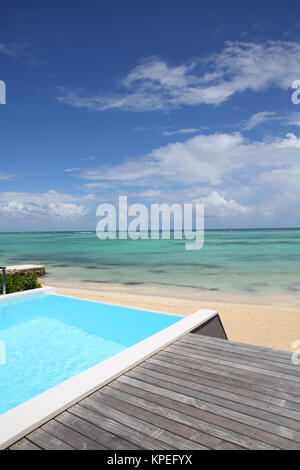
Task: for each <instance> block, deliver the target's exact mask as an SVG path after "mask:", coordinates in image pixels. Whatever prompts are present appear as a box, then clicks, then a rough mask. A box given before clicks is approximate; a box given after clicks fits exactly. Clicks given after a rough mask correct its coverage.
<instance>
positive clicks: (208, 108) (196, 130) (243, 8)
mask: <svg viewBox="0 0 300 470" xmlns="http://www.w3.org/2000/svg"><path fill="white" fill-rule="evenodd" d="M0 8H1V15H0V80H1V81H2V82H5V85H6V103H5V104H0V163H1V165H0V231H27V230H32V231H35V230H38V231H42V230H95V229H96V225H97V222H98V218H97V217H96V208H97V206H98V205H99V204H101V203H113V204H116V203H117V201H118V197H119V196H120V195H126V196H127V197H128V203H129V204H131V203H136V202H141V203H145V204H147V205H149V204H151V203H155V204H160V203H170V204H171V203H180V204H183V203H197V202H199V203H204V206H205V216H206V220H205V224H206V227H207V228H248V227H249V228H255V227H262V228H263V227H283V228H284V227H299V226H300V204H299V200H300V184H299V179H300V114H299V113H300V105H297V104H296V103H293V102H292V99H291V97H292V94H293V93H296V92H297V89H293V88H292V84H293V82H294V81H296V80H300V4H299V3H298V2H295V1H294V0H286V1H285V2H281V1H276V2H274V1H267V0H264V1H263V2H261V1H258V0H251V1H250V0H246V1H244V2H240V1H230V0H229V1H227V2H224V1H216V0H210V1H209V2H204V1H200V0H185V1H181V0H164V1H163V2H162V1H158V0H151V1H148V0H138V1H136V0H129V1H127V2H124V1H122V0H110V1H104V0H103V1H101V2H99V1H95V0H86V1H81V0H77V1H76V2H72V7H71V3H70V2H69V1H68V0H60V1H56V0H53V1H51V2H40V1H35V0H27V1H26V2H24V1H23V0H9V1H6V0H0ZM299 83H300V82H299ZM299 96H300V93H299Z"/></svg>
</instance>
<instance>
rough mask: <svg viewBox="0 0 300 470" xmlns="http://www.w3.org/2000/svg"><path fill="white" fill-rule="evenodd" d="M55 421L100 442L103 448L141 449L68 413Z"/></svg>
mask: <svg viewBox="0 0 300 470" xmlns="http://www.w3.org/2000/svg"><path fill="white" fill-rule="evenodd" d="M55 419H56V421H59V422H60V423H62V424H64V425H65V426H68V427H69V428H71V429H74V430H75V431H78V432H80V433H81V434H83V435H84V436H87V437H89V438H90V439H92V440H93V441H95V442H98V443H99V444H101V445H102V446H105V447H106V448H107V449H112V450H136V449H139V448H140V447H136V446H135V445H134V444H131V443H130V442H129V441H127V440H125V439H122V438H121V437H119V436H116V435H115V434H112V433H110V432H108V431H105V430H104V429H101V428H99V427H97V426H95V425H94V424H92V423H90V422H88V421H85V420H83V419H81V418H78V417H77V416H74V415H72V414H71V413H69V412H68V411H65V412H64V413H62V414H61V415H59V416H57V417H56V418H55Z"/></svg>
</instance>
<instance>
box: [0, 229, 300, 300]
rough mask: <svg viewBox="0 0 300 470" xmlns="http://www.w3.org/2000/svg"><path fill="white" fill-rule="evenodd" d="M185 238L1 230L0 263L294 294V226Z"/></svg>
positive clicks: (299, 277) (130, 281) (297, 237)
mask: <svg viewBox="0 0 300 470" xmlns="http://www.w3.org/2000/svg"><path fill="white" fill-rule="evenodd" d="M184 246H185V241H184V240H174V239H171V240H161V239H159V240H151V239H148V240H136V241H135V240H130V239H128V240H104V241H100V240H99V239H98V238H97V236H96V234H95V233H93V232H41V233H0V265H12V264H45V265H46V268H47V273H48V274H47V276H48V278H47V283H48V284H51V279H53V280H54V279H55V280H60V281H62V282H63V281H64V280H68V281H72V280H73V281H78V282H82V283H85V284H89V283H91V284H92V283H97V284H98V285H99V286H100V285H105V284H119V285H123V286H143V285H145V286H159V287H164V286H165V287H166V286H168V287H174V288H178V289H179V288H190V289H197V290H198V291H201V290H202V291H203V292H204V291H207V292H208V291H209V292H214V291H215V292H219V293H222V292H224V293H234V294H238V293H248V294H262V295H264V294H271V295H272V294H274V293H276V294H281V293H282V294H285V295H287V294H290V295H291V296H292V295H293V296H295V295H297V293H300V229H288V230H286V229H284V230H283V229H282V230H281V229H279V230H273V229H262V230H206V231H205V242H204V247H203V249H202V250H199V251H187V250H185V249H184Z"/></svg>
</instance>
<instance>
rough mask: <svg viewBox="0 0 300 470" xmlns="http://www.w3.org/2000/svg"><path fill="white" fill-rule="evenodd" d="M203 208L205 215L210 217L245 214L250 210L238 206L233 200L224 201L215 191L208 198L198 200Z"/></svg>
mask: <svg viewBox="0 0 300 470" xmlns="http://www.w3.org/2000/svg"><path fill="white" fill-rule="evenodd" d="M199 202H202V203H203V204H204V207H205V215H206V216H212V217H227V216H230V217H231V216H235V215H240V214H243V215H245V214H247V213H248V212H249V210H250V208H249V207H247V206H242V205H241V204H238V203H237V202H236V201H234V200H233V199H229V200H226V199H225V198H224V197H223V196H221V195H220V194H219V193H217V191H212V192H211V193H210V194H209V195H208V196H206V197H202V198H200V199H199Z"/></svg>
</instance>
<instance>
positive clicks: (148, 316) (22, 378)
mask: <svg viewBox="0 0 300 470" xmlns="http://www.w3.org/2000/svg"><path fill="white" fill-rule="evenodd" d="M3 300H4V299H3ZM3 300H2V301H1V303H0V414H2V413H4V412H6V411H8V410H10V409H11V408H14V407H16V406H17V405H20V404H21V403H23V402H25V401H27V400H29V399H30V398H33V397H35V396H36V395H39V394H40V393H42V392H44V391H46V390H48V389H50V388H51V387H54V386H56V385H58V384H60V383H62V382H64V381H65V380H67V379H69V378H71V377H74V376H75V375H77V374H80V373H81V372H83V371H85V370H86V369H89V368H90V367H93V366H95V365H96V364H99V363H101V362H102V361H104V360H105V359H108V358H110V357H112V356H114V355H115V354H117V353H119V352H121V351H123V350H125V349H127V348H128V347H130V346H133V345H134V344H136V343H138V342H140V341H142V340H144V339H146V338H148V337H149V336H152V335H154V334H155V333H157V332H159V331H161V330H163V329H165V328H167V327H168V326H170V325H172V324H174V323H176V322H178V321H179V320H181V319H182V317H179V316H175V315H166V314H160V313H155V312H149V311H144V310H136V309H133V308H125V307H118V306H114V305H108V304H102V303H99V302H91V301H85V300H79V299H73V298H70V297H63V296H60V295H54V294H46V293H38V294H36V295H34V296H31V297H30V296H29V297H24V298H21V297H20V298H14V299H9V300H7V301H6V300H5V301H3ZM4 353H5V354H4Z"/></svg>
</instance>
